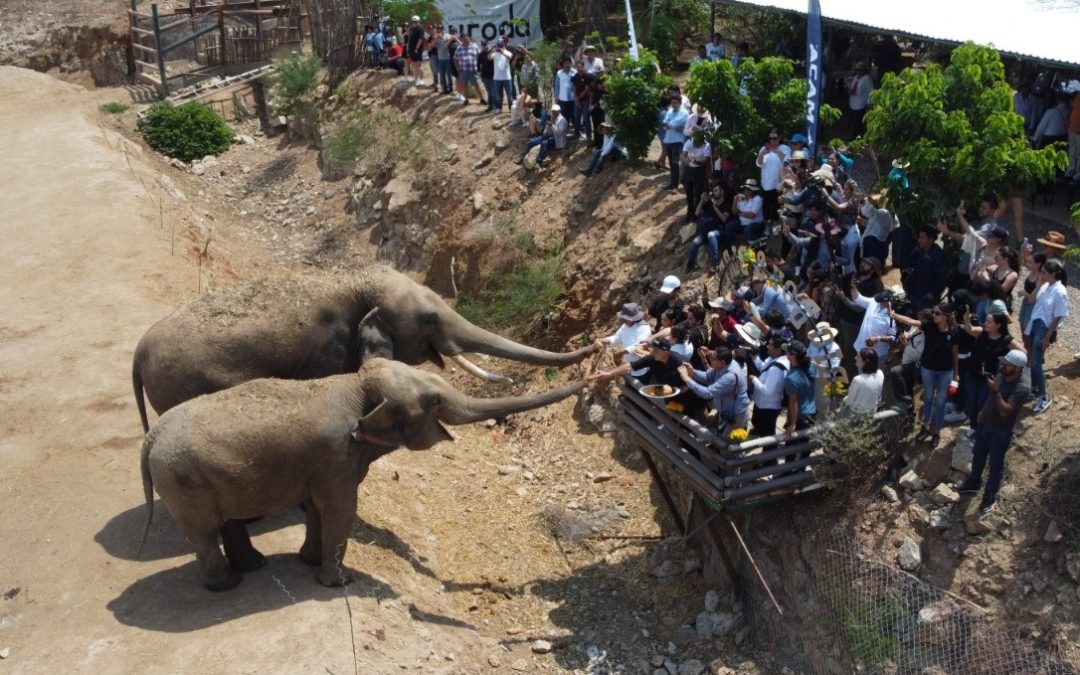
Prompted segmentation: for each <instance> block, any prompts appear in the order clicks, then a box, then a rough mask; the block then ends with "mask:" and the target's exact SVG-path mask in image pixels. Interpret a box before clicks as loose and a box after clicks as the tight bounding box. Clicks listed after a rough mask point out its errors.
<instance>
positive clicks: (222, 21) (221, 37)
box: [217, 2, 226, 74]
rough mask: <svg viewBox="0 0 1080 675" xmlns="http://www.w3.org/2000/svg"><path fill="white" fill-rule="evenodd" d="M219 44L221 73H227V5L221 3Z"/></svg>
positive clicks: (219, 11)
mask: <svg viewBox="0 0 1080 675" xmlns="http://www.w3.org/2000/svg"><path fill="white" fill-rule="evenodd" d="M217 20H218V35H219V37H218V42H219V43H220V47H221V52H220V55H221V60H220V63H221V73H222V74H224V73H225V53H226V52H225V3H224V2H222V3H221V7H220V8H219V9H218V19H217Z"/></svg>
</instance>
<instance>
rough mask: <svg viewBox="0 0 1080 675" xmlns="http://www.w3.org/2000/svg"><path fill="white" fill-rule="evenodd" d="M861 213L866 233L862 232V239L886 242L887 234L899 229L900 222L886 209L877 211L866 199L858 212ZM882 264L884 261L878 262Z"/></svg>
mask: <svg viewBox="0 0 1080 675" xmlns="http://www.w3.org/2000/svg"><path fill="white" fill-rule="evenodd" d="M859 211H860V213H862V216H863V218H866V231H864V232H863V239H866V238H867V237H871V238H873V239H877V240H878V241H882V242H884V241H887V240H888V238H889V233H890V232H892V231H893V230H895V229H896V228H898V227H900V221H899V220H897V219H896V216H894V215H893V214H891V213H889V210H888V209H879V208H877V207H876V206H874V205H873V204H871V203H870V200H869V199H867V200H866V201H865V202H863V205H862V208H861V209H860V210H859ZM879 262H881V263H883V264H884V262H885V261H884V260H881V261H879Z"/></svg>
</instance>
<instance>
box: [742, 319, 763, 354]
mask: <svg viewBox="0 0 1080 675" xmlns="http://www.w3.org/2000/svg"><path fill="white" fill-rule="evenodd" d="M735 332H736V333H738V334H739V337H740V338H741V339H742V341H743V342H745V343H746V344H748V345H750V346H751V347H753V348H754V349H757V348H758V347H760V346H761V337H762V335H761V329H760V328H758V327H757V324H753V323H740V324H737V325H736V326H735Z"/></svg>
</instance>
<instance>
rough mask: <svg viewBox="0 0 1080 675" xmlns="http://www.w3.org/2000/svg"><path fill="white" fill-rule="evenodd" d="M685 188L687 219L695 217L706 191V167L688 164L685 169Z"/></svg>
mask: <svg viewBox="0 0 1080 675" xmlns="http://www.w3.org/2000/svg"><path fill="white" fill-rule="evenodd" d="M683 188H684V189H685V190H686V219H687V220H693V219H694V211H696V210H697V205H698V202H699V201H701V195H702V194H704V192H705V167H704V166H687V167H686V170H685V171H683Z"/></svg>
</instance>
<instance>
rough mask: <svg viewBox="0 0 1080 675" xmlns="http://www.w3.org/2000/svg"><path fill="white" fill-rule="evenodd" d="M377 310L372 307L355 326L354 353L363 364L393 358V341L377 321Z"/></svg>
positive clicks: (380, 322)
mask: <svg viewBox="0 0 1080 675" xmlns="http://www.w3.org/2000/svg"><path fill="white" fill-rule="evenodd" d="M378 313H379V308H378V307H374V308H372V309H371V311H369V312H368V313H367V314H365V315H364V318H363V319H360V323H359V324H357V326H356V353H357V355H358V356H359V359H360V363H361V364H363V363H364V362H365V361H368V360H369V359H372V358H376V357H379V358H384V359H393V358H394V341H393V340H392V339H391V337H390V331H389V330H387V328H386V327H385V326H384V325H383V323H382V321H380V320H379V318H378V316H376V315H377V314H378Z"/></svg>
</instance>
